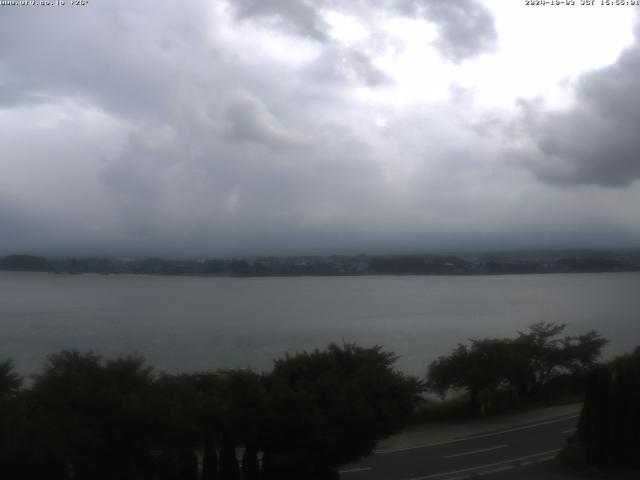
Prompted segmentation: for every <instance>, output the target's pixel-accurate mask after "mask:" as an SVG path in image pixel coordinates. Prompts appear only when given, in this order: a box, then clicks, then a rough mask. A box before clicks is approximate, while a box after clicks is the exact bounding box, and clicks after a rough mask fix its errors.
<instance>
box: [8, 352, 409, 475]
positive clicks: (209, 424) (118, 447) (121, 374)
mask: <svg viewBox="0 0 640 480" xmlns="http://www.w3.org/2000/svg"><path fill="white" fill-rule="evenodd" d="M395 358H396V357H395V355H393V354H392V353H389V352H385V351H383V350H382V349H381V348H380V347H373V348H362V347H358V346H355V345H351V344H348V345H344V346H336V345H330V346H329V347H328V348H327V349H325V350H316V351H314V352H311V353H306V352H302V353H298V354H295V355H287V356H285V357H284V358H281V359H279V360H276V361H275V364H274V368H273V371H272V372H270V373H265V374H256V373H254V372H251V371H247V370H213V371H209V372H203V373H197V374H158V373H155V372H154V370H153V369H152V368H151V367H149V366H148V365H147V364H146V363H145V361H144V360H143V359H142V358H140V357H137V356H129V357H121V358H115V359H105V358H102V357H100V356H98V355H95V354H93V353H82V352H78V351H63V352H60V353H57V354H55V355H51V356H49V357H48V358H47V360H46V362H45V364H44V366H43V368H42V371H41V372H40V374H39V375H37V376H35V378H34V381H33V384H32V385H31V386H30V387H29V388H24V387H23V386H22V383H21V379H20V377H19V376H18V375H17V374H16V372H15V370H14V368H13V365H12V364H11V363H10V362H3V363H0V475H2V476H3V477H5V476H6V477H7V478H24V479H25V480H35V479H41V478H48V479H52V480H71V479H73V480H116V479H117V480H134V479H135V480H213V479H216V480H240V478H242V479H243V480H254V479H258V478H263V479H265V480H268V479H269V478H277V479H278V480H283V479H286V478H302V477H304V478H308V479H314V478H317V479H321V478H322V479H324V478H334V477H335V472H333V471H332V469H333V468H335V467H337V466H338V465H341V464H343V463H345V462H348V461H351V460H355V459H357V458H359V457H361V456H363V455H367V454H368V453H370V451H371V449H372V448H373V446H374V445H375V443H376V441H377V440H379V439H380V438H382V437H384V436H386V435H389V434H390V433H392V432H394V431H396V430H398V429H400V428H402V427H403V425H404V424H405V422H406V420H407V419H408V417H409V415H410V414H411V413H412V411H413V407H414V401H415V400H416V395H417V394H418V392H419V390H420V384H419V382H418V381H417V380H415V379H412V378H409V377H406V376H404V375H402V374H400V373H398V372H396V371H394V370H393V369H392V364H393V362H394V361H395ZM237 448H238V449H241V450H242V451H244V454H243V458H242V466H241V465H240V462H239V459H238V457H237V456H236V451H237ZM261 452H262V454H263V458H262V462H260V461H259V454H260V453H261ZM301 475H302V477H301Z"/></svg>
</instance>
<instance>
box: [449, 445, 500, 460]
mask: <svg viewBox="0 0 640 480" xmlns="http://www.w3.org/2000/svg"><path fill="white" fill-rule="evenodd" d="M508 446H509V445H507V444H504V445H497V446H495V447H487V448H481V449H479V450H471V451H470V452H462V453H454V454H453V455H445V456H444V458H456V457H464V456H465V455H474V454H476V453H484V452H491V451H493V450H499V449H501V448H507V447H508Z"/></svg>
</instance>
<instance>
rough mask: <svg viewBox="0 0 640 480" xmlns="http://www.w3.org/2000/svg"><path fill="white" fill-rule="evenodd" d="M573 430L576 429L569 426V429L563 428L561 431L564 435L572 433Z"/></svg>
mask: <svg viewBox="0 0 640 480" xmlns="http://www.w3.org/2000/svg"><path fill="white" fill-rule="evenodd" d="M575 431H576V429H575V428H570V429H569V430H563V431H562V433H563V434H564V435H566V434H567V433H573V432H575Z"/></svg>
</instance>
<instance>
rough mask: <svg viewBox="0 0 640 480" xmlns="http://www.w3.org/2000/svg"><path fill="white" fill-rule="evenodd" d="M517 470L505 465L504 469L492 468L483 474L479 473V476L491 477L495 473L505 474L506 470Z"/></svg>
mask: <svg viewBox="0 0 640 480" xmlns="http://www.w3.org/2000/svg"><path fill="white" fill-rule="evenodd" d="M513 468H515V467H514V466H513V465H505V466H504V467H498V468H492V469H491V470H483V471H482V472H478V475H491V474H493V473H499V472H504V471H506V470H512V469H513Z"/></svg>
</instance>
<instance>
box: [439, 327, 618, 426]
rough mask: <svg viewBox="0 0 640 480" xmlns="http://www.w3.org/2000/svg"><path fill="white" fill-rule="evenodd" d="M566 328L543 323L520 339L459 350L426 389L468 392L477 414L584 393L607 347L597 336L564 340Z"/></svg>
mask: <svg viewBox="0 0 640 480" xmlns="http://www.w3.org/2000/svg"><path fill="white" fill-rule="evenodd" d="M566 328H567V324H557V323H553V322H539V323H534V324H533V325H531V326H530V327H529V329H528V330H527V331H525V332H518V334H517V336H516V337H515V338H485V339H479V340H471V341H470V342H469V344H459V345H458V346H457V347H456V348H455V349H454V350H453V352H452V353H451V354H450V355H448V356H443V357H439V358H438V359H436V360H434V361H433V362H432V363H431V364H430V365H429V370H428V375H427V386H428V388H429V390H430V391H432V392H434V393H436V394H438V395H440V396H442V397H445V396H446V395H447V393H449V392H451V391H454V392H461V391H462V392H465V393H466V394H467V396H468V398H469V411H470V413H472V414H479V413H483V412H484V411H485V410H486V409H490V408H491V407H492V406H493V405H494V404H495V403H496V402H499V401H503V402H507V404H508V405H510V406H513V405H516V404H518V403H519V402H521V401H523V400H525V401H528V400H535V399H538V400H539V399H543V400H545V399H546V400H549V399H553V398H555V397H557V396H559V395H560V394H562V393H567V392H576V393H579V392H582V391H583V390H584V382H585V380H586V376H587V373H588V372H589V371H590V370H591V369H592V368H593V367H594V366H595V365H596V364H597V362H598V359H599V357H600V355H601V352H602V348H603V347H604V346H605V345H606V343H607V341H606V340H605V339H604V338H603V337H602V336H601V335H600V334H598V333H597V332H595V331H589V332H587V333H585V334H582V335H576V336H569V335H565V334H564V332H565V330H566Z"/></svg>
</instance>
